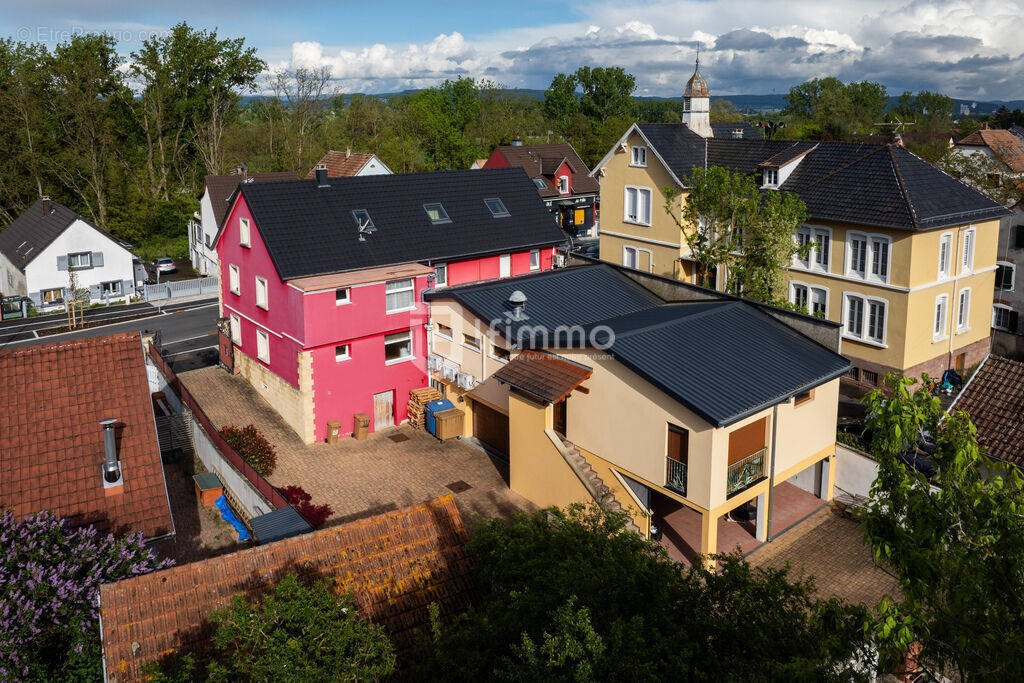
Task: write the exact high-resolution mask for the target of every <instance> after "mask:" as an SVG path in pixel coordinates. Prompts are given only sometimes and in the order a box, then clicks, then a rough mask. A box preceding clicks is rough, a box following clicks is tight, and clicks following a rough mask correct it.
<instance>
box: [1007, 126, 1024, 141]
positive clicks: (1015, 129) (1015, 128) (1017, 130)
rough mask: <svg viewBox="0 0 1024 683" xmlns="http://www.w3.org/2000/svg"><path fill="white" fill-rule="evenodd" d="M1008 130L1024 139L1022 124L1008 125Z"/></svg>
mask: <svg viewBox="0 0 1024 683" xmlns="http://www.w3.org/2000/svg"><path fill="white" fill-rule="evenodd" d="M1009 131H1010V132H1011V133H1013V134H1014V135H1016V136H1017V137H1019V138H1020V139H1021V140H1024V126H1010V128H1009Z"/></svg>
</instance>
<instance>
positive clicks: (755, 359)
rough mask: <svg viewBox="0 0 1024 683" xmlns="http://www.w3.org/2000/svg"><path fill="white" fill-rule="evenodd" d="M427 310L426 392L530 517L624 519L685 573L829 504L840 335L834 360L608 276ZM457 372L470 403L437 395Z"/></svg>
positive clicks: (732, 310) (747, 318)
mask: <svg viewBox="0 0 1024 683" xmlns="http://www.w3.org/2000/svg"><path fill="white" fill-rule="evenodd" d="M694 289H695V288H694ZM427 298H428V299H429V301H430V306H431V314H430V315H431V326H432V330H431V334H432V339H431V349H432V350H433V354H432V360H431V361H430V362H429V367H431V368H432V377H433V378H434V381H435V383H436V384H435V385H436V386H438V387H439V388H441V389H443V390H444V391H445V393H446V395H447V396H448V398H451V399H454V400H456V401H457V402H459V404H460V406H461V407H463V409H464V410H465V411H466V412H467V413H468V414H469V418H470V419H468V420H466V422H465V430H466V431H465V436H471V437H476V438H477V439H478V440H479V441H481V442H483V443H484V444H485V445H487V446H490V447H491V448H494V449H496V450H499V451H503V452H504V453H506V454H507V455H508V457H509V462H510V475H509V476H510V486H511V488H512V489H513V490H515V491H517V492H518V493H520V494H522V495H523V496H525V497H526V498H528V499H530V500H531V501H533V502H534V503H536V504H538V505H541V506H547V505H560V506H561V505H566V504H568V503H571V502H590V501H594V500H597V501H598V502H599V503H601V504H603V505H605V506H608V507H612V508H614V509H625V510H628V511H629V513H630V515H631V517H632V519H633V522H634V524H635V526H636V529H637V530H638V531H639V532H640V533H642V534H644V535H651V534H653V535H655V536H656V537H660V538H661V540H662V542H663V543H664V544H665V545H666V546H667V547H668V548H669V551H670V553H671V554H673V556H675V557H677V558H678V559H685V560H692V559H693V558H694V557H695V556H696V555H697V554H698V553H699V554H710V553H715V552H719V551H723V552H724V551H731V550H733V549H735V548H736V547H739V548H740V549H741V550H742V551H744V552H745V551H749V550H750V549H752V548H753V547H756V546H757V545H759V544H760V543H761V542H764V541H766V540H768V538H769V536H770V535H771V534H772V533H778V532H779V531H781V530H782V529H783V528H785V527H787V526H789V524H791V523H793V522H795V521H798V520H799V519H800V518H802V517H803V516H804V515H805V514H808V513H809V512H811V511H813V510H814V509H817V508H818V507H819V506H820V505H822V504H823V502H824V501H827V500H829V499H830V498H831V495H832V485H833V481H834V476H835V474H834V455H835V431H836V414H837V404H838V385H839V377H840V376H842V375H844V374H845V373H846V372H847V371H848V369H849V367H850V365H849V362H848V361H847V360H846V359H844V358H843V357H842V356H840V355H839V354H837V353H836V352H835V351H834V350H833V349H834V348H835V346H838V335H836V338H835V339H834V342H835V346H833V347H832V348H829V347H828V346H826V345H824V344H822V343H819V342H818V341H815V340H814V339H811V338H810V337H808V336H806V335H804V334H801V333H800V332H798V331H797V330H796V329H794V328H793V327H791V326H789V325H787V324H786V323H785V320H784V319H780V318H779V317H776V316H773V315H771V314H770V311H768V310H767V309H763V308H761V307H756V306H753V305H751V304H749V303H747V302H743V301H741V300H738V299H736V298H734V297H727V296H717V297H714V298H710V299H708V298H703V299H701V298H694V299H691V300H686V301H667V300H666V299H665V298H663V297H661V296H658V295H656V294H655V293H654V292H653V291H652V290H651V289H648V288H647V287H644V286H641V284H639V283H638V282H636V281H634V280H633V279H631V278H629V277H628V276H627V275H625V274H623V272H622V271H621V270H620V269H615V268H612V267H610V266H608V265H593V266H582V267H572V268H566V269H560V270H555V271H550V272H548V273H543V274H539V275H531V276H525V277H521V278H514V279H512V280H505V281H500V282H490V283H482V284H478V285H467V286H463V287H455V288H452V289H449V290H438V291H435V292H434V293H432V294H430V295H428V297H427ZM780 315H781V314H780ZM797 317H801V318H806V316H797ZM810 324H814V323H813V322H812V323H810ZM819 325H821V326H822V327H824V328H826V329H827V330H831V331H833V332H834V331H835V326H829V325H828V324H827V323H824V322H821V323H819ZM524 349H525V350H524ZM466 373H472V374H473V376H474V382H473V383H472V388H468V386H469V385H468V384H466V383H465V382H464V381H463V382H462V386H459V382H458V381H452V380H449V379H446V375H447V376H448V377H452V376H455V377H459V376H464V375H465V374H466Z"/></svg>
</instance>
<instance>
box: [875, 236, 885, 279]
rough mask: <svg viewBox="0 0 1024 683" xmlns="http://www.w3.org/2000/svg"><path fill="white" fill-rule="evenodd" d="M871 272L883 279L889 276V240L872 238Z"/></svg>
mask: <svg viewBox="0 0 1024 683" xmlns="http://www.w3.org/2000/svg"><path fill="white" fill-rule="evenodd" d="M871 274H872V275H875V276H877V277H878V278H880V279H882V280H888V278H889V240H888V239H884V238H883V239H880V238H877V237H876V238H872V240H871Z"/></svg>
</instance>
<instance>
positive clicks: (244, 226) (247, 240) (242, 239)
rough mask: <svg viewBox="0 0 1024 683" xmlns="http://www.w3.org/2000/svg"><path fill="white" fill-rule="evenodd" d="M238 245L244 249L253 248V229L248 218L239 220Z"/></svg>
mask: <svg viewBox="0 0 1024 683" xmlns="http://www.w3.org/2000/svg"><path fill="white" fill-rule="evenodd" d="M238 244H239V246H242V247H247V248H251V247H252V228H251V227H250V226H249V219H248V218H241V217H239V219H238Z"/></svg>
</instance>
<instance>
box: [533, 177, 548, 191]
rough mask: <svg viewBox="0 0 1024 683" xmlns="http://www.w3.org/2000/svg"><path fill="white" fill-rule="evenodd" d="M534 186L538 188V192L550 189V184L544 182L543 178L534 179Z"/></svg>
mask: <svg viewBox="0 0 1024 683" xmlns="http://www.w3.org/2000/svg"><path fill="white" fill-rule="evenodd" d="M533 184H534V185H536V186H537V189H538V190H546V189H548V184H547V183H546V182H545V181H544V179H543V178H534V179H533Z"/></svg>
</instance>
